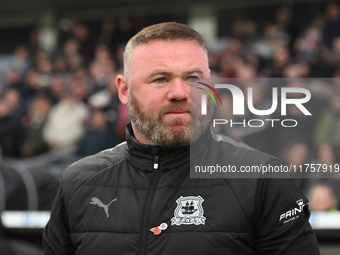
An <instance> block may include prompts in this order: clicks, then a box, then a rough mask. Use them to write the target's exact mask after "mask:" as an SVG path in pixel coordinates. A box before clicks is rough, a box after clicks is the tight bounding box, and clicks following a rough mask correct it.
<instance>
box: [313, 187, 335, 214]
mask: <svg viewBox="0 0 340 255" xmlns="http://www.w3.org/2000/svg"><path fill="white" fill-rule="evenodd" d="M308 199H309V208H310V210H311V211H324V212H329V211H338V208H337V207H338V200H337V198H336V196H335V194H334V192H333V190H332V188H331V187H330V186H327V185H316V186H313V187H312V188H311V189H310V191H309V192H308Z"/></svg>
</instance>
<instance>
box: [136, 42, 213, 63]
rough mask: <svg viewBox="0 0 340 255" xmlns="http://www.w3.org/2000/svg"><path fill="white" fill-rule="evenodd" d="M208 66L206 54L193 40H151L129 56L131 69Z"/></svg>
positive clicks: (139, 46) (137, 47)
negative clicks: (174, 63) (174, 62)
mask: <svg viewBox="0 0 340 255" xmlns="http://www.w3.org/2000/svg"><path fill="white" fill-rule="evenodd" d="M173 61H176V66H178V67H180V66H181V65H191V66H193V65H197V66H202V67H203V66H205V67H207V66H208V58H207V54H206V53H205V52H204V50H203V49H202V48H201V46H200V45H199V44H198V42H196V41H194V40H180V39H176V40H153V41H150V42H148V43H146V44H142V45H138V46H136V47H135V48H134V50H133V51H132V54H131V62H132V67H133V68H137V67H141V66H143V67H144V68H146V67H158V68H161V67H166V66H167V65H168V64H169V65H171V66H173Z"/></svg>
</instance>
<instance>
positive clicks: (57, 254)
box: [43, 187, 75, 255]
mask: <svg viewBox="0 0 340 255" xmlns="http://www.w3.org/2000/svg"><path fill="white" fill-rule="evenodd" d="M62 190H63V189H62V187H60V189H59V191H58V193H57V195H56V198H55V200H54V203H53V206H52V210H51V217H50V220H49V222H48V223H47V225H46V227H45V229H44V232H43V255H52V254H53V255H66V254H67V255H71V254H75V251H74V248H73V245H72V241H71V236H70V231H69V228H68V220H67V214H66V208H65V202H64V197H63V191H62Z"/></svg>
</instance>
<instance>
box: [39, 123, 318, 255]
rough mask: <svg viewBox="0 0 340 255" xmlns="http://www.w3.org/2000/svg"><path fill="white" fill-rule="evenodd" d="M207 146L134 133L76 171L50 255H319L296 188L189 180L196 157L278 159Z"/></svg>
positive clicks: (226, 145) (220, 144)
mask: <svg viewBox="0 0 340 255" xmlns="http://www.w3.org/2000/svg"><path fill="white" fill-rule="evenodd" d="M197 144H199V146H197V147H196V148H198V149H196V150H195V151H191V152H190V149H189V147H183V148H178V149H175V150H170V149H165V148H161V147H158V146H149V145H142V144H140V143H138V142H137V141H136V139H135V138H134V136H133V132H132V128H131V125H128V128H127V142H126V143H123V144H120V145H118V146H116V147H115V148H113V149H110V150H106V151H103V152H101V153H99V154H96V155H94V156H90V157H86V158H84V159H82V160H80V161H78V162H76V163H75V164H73V165H71V166H69V167H68V169H67V170H66V171H65V174H64V177H63V182H62V186H61V189H60V191H59V193H58V195H57V197H56V200H55V202H54V206H53V208H52V214H51V219H50V221H49V223H48V225H47V226H46V228H45V230H44V236H43V245H44V254H45V255H48V254H56V255H62V254H81V255H87V254H88V255H94V254H98V255H105V254H110V255H114V254H126V255H130V254H131V255H132V254H149V255H153V254H155V255H156V254H157V255H158V254H165V255H167V254H174V255H175V254H176V255H178V254H183V255H184V254H185V255H187V254H190V255H203V254H207V255H208V254H210V255H218V254H221V255H222V254H223V255H225V254H242V255H247V254H271V255H272V254H289V255H293V254H299V255H301V254H308V255H314V254H319V250H318V245H317V242H316V239H315V236H314V233H313V230H312V229H311V226H310V225H309V223H308V217H309V210H308V206H307V205H306V204H307V200H306V198H305V196H304V195H303V193H302V192H301V191H300V189H299V188H298V187H297V186H296V185H295V184H294V182H293V181H292V180H291V179H289V178H284V179H270V178H269V179H268V178H249V179H235V178H230V179H226V178H198V179H197V178H195V179H194V178H190V173H189V168H190V157H191V159H192V160H193V159H196V160H197V159H198V161H199V162H201V163H202V162H203V161H204V162H205V163H207V162H208V163H211V164H216V162H218V163H219V164H220V165H223V164H225V165H226V164H230V165H235V166H237V167H240V166H241V165H246V164H247V165H253V164H264V165H266V164H280V162H279V161H278V160H276V159H275V158H273V157H271V156H269V155H267V154H264V153H261V152H259V151H256V150H253V149H251V148H250V147H247V146H246V145H244V144H243V143H240V142H237V141H234V140H232V139H230V138H228V137H225V136H220V135H216V134H213V133H211V132H210V131H208V130H206V131H205V132H204V134H203V135H202V137H201V138H200V140H199V141H198V142H197ZM212 149H214V150H212ZM212 151H215V152H217V153H212ZM202 160H203V161H202ZM191 163H192V162H191ZM301 199H302V200H301ZM297 202H299V203H300V205H301V204H303V205H306V206H302V207H301V206H300V207H299V206H298V204H297ZM294 208H296V209H297V210H295V209H294ZM289 211H291V213H288V214H286V212H289ZM292 211H294V212H292ZM282 215H283V216H282ZM162 223H166V225H167V226H166V225H165V224H162ZM159 226H160V227H161V231H159V228H157V229H155V227H159ZM164 226H165V227H164ZM162 229H163V230H162ZM155 233H156V234H158V235H156V234H155Z"/></svg>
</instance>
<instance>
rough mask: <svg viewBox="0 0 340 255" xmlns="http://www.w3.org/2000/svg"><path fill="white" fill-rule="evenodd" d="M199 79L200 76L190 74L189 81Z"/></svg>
mask: <svg viewBox="0 0 340 255" xmlns="http://www.w3.org/2000/svg"><path fill="white" fill-rule="evenodd" d="M198 80H199V78H198V77H196V76H190V77H189V81H191V82H194V81H198Z"/></svg>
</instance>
